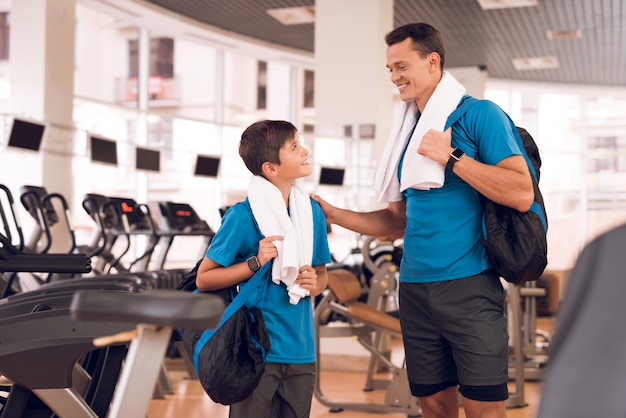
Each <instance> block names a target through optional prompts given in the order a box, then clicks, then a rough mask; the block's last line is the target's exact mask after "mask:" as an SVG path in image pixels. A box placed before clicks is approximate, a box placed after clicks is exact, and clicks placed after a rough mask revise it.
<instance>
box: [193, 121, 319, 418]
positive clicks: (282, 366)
mask: <svg viewBox="0 0 626 418" xmlns="http://www.w3.org/2000/svg"><path fill="white" fill-rule="evenodd" d="M239 155H240V156H241V158H242V159H243V161H244V163H245V164H246V167H248V169H249V170H250V172H252V174H253V175H254V176H253V178H252V179H251V181H250V187H249V190H248V197H247V198H246V200H245V201H244V202H240V203H238V204H236V205H234V206H232V207H231V208H230V209H229V210H228V211H227V212H226V213H225V214H224V217H223V219H222V225H221V227H220V228H219V230H218V231H217V233H216V234H215V236H214V237H213V240H212V241H211V245H210V247H209V249H208V250H207V253H206V256H205V257H204V259H203V260H202V263H201V264H200V267H199V269H198V275H197V278H196V284H197V286H198V289H200V290H218V289H223V288H226V287H229V286H232V285H237V284H239V285H241V286H245V282H246V281H247V280H248V279H249V278H250V277H252V276H253V275H254V273H255V272H256V271H257V270H258V269H260V268H261V267H262V266H263V265H265V264H266V263H268V262H272V263H273V265H272V269H268V270H267V271H268V277H267V290H266V295H265V300H264V303H263V306H262V307H260V308H261V310H262V312H263V319H264V321H265V324H266V326H267V329H268V333H269V336H270V343H271V349H270V351H269V353H268V355H267V363H266V367H265V372H264V374H263V377H262V378H261V381H260V383H259V385H258V387H257V388H256V389H255V391H254V392H253V393H252V395H250V397H248V398H247V399H246V400H244V401H241V402H238V403H236V404H233V405H231V407H230V417H231V418H245V417H249V418H258V417H284V418H290V417H294V418H295V417H298V418H306V417H308V416H309V413H310V410H311V401H312V396H313V387H314V384H315V339H314V332H313V309H312V305H311V298H313V297H315V296H317V295H319V294H320V293H322V291H323V290H324V288H325V287H326V284H327V282H328V277H327V273H326V264H327V263H329V262H330V261H331V258H330V251H329V248H328V241H327V236H326V220H325V217H324V214H323V212H322V211H321V209H320V206H319V204H317V203H316V202H314V201H313V200H311V199H310V197H309V195H308V193H307V192H306V191H305V190H304V188H303V187H302V184H301V182H302V180H301V179H302V178H303V177H306V176H308V175H310V174H311V171H312V170H311V166H310V165H309V162H308V159H307V158H308V155H309V151H308V150H307V149H306V148H304V147H303V146H302V144H301V143H300V141H299V139H298V133H297V130H296V128H295V127H294V126H293V125H292V124H291V123H289V122H285V121H275V120H264V121H260V122H256V123H254V124H252V125H250V126H249V127H248V128H247V129H246V130H245V131H244V133H243V134H242V136H241V141H240V143H239ZM270 276H271V277H270Z"/></svg>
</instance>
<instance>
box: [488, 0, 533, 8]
mask: <svg viewBox="0 0 626 418" xmlns="http://www.w3.org/2000/svg"><path fill="white" fill-rule="evenodd" d="M537 1H538V0H478V4H480V7H482V8H483V10H489V9H507V8H510V7H527V6H536V5H537Z"/></svg>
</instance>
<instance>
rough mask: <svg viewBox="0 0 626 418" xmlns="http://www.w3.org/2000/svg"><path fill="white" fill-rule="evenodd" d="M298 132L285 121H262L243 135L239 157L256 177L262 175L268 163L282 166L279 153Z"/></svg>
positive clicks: (251, 126) (247, 129) (253, 125)
mask: <svg viewBox="0 0 626 418" xmlns="http://www.w3.org/2000/svg"><path fill="white" fill-rule="evenodd" d="M297 132H298V130H297V129H296V127H295V126H293V125H292V124H291V123H289V122H286V121H284V120H262V121H259V122H255V123H253V124H252V125H250V126H248V128H246V130H245V131H243V133H242V134H241V141H239V155H240V156H241V158H242V159H243V162H244V163H245V164H246V167H248V170H250V172H251V173H252V174H254V175H259V176H260V175H262V174H263V170H262V166H263V164H264V163H266V162H270V163H273V164H280V157H279V151H280V148H281V147H282V146H283V145H284V144H285V142H287V140H289V139H292V138H294V136H295V135H296V133H297Z"/></svg>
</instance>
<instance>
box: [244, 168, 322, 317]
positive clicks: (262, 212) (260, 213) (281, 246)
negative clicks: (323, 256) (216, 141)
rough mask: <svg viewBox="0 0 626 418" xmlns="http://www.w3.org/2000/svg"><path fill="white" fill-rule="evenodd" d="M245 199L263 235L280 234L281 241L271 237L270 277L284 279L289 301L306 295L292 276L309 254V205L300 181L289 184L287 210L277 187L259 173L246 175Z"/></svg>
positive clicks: (311, 250) (309, 261) (311, 234)
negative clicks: (273, 255)
mask: <svg viewBox="0 0 626 418" xmlns="http://www.w3.org/2000/svg"><path fill="white" fill-rule="evenodd" d="M248 202H249V203H250V207H251V209H252V214H253V215H254V218H255V219H256V222H257V224H258V225H259V229H260V230H261V233H262V234H263V235H264V236H266V237H268V236H271V235H280V236H283V240H282V241H274V245H276V248H277V249H278V256H277V257H276V258H275V259H274V260H273V265H272V280H273V281H274V283H280V282H283V283H285V285H286V286H287V292H288V294H289V302H290V303H291V304H293V305H295V304H297V303H298V301H299V300H300V299H301V298H302V297H304V296H308V295H309V291H308V290H306V289H303V288H302V287H300V285H299V284H297V283H295V280H296V278H297V277H298V271H299V270H300V267H301V266H303V265H305V264H311V262H312V258H313V209H312V208H311V199H310V197H309V193H308V191H307V190H306V187H305V185H304V181H303V180H302V179H298V180H296V181H295V182H294V183H293V185H292V186H291V193H290V194H289V212H287V208H285V205H284V204H283V196H282V194H281V192H280V190H278V188H277V187H276V186H274V185H273V184H272V183H270V182H269V181H268V180H266V179H265V178H263V177H261V176H253V177H252V178H251V179H250V184H249V186H248Z"/></svg>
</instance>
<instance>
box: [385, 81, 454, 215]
mask: <svg viewBox="0 0 626 418" xmlns="http://www.w3.org/2000/svg"><path fill="white" fill-rule="evenodd" d="M464 94H465V87H464V86H463V85H462V84H461V83H459V82H458V81H457V80H456V79H455V78H454V77H453V76H452V74H450V73H448V72H444V74H443V77H442V78H441V81H440V82H439V84H437V87H436V88H435V91H434V92H433V95H432V96H431V97H430V99H429V100H428V103H427V104H426V108H425V109H424V111H423V112H422V114H421V116H420V119H419V121H418V122H417V126H415V118H416V114H417V110H418V109H417V104H416V103H415V101H414V100H411V101H409V102H404V103H401V105H400V106H399V107H398V109H397V111H396V114H395V116H394V120H393V124H392V127H391V131H390V133H389V138H388V139H387V144H386V146H385V150H384V152H383V155H382V157H381V160H380V163H379V166H378V171H377V172H376V177H375V179H374V188H375V189H376V190H377V191H379V192H380V196H379V201H380V202H381V203H384V202H393V201H398V200H402V191H404V190H406V189H408V188H415V189H420V190H428V189H432V188H438V187H441V186H443V182H444V179H445V167H444V166H443V165H441V164H438V163H436V162H435V161H433V160H431V159H430V158H427V157H424V156H423V155H420V154H418V153H417V148H418V147H419V145H420V143H421V142H422V137H423V136H424V134H426V132H428V130H429V129H436V130H438V131H443V128H444V127H445V124H446V120H447V119H448V116H450V113H452V112H453V111H454V109H456V107H457V106H458V104H459V102H460V101H461V99H462V98H463V95H464ZM413 126H415V130H414V131H413V134H412V135H411V137H410V138H409V133H410V132H411V129H413ZM407 141H409V144H408V146H407V145H406V144H407ZM405 146H406V153H405V157H404V162H403V164H402V175H401V182H399V181H398V164H399V162H400V157H401V155H402V151H403V150H404V148H405Z"/></svg>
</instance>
